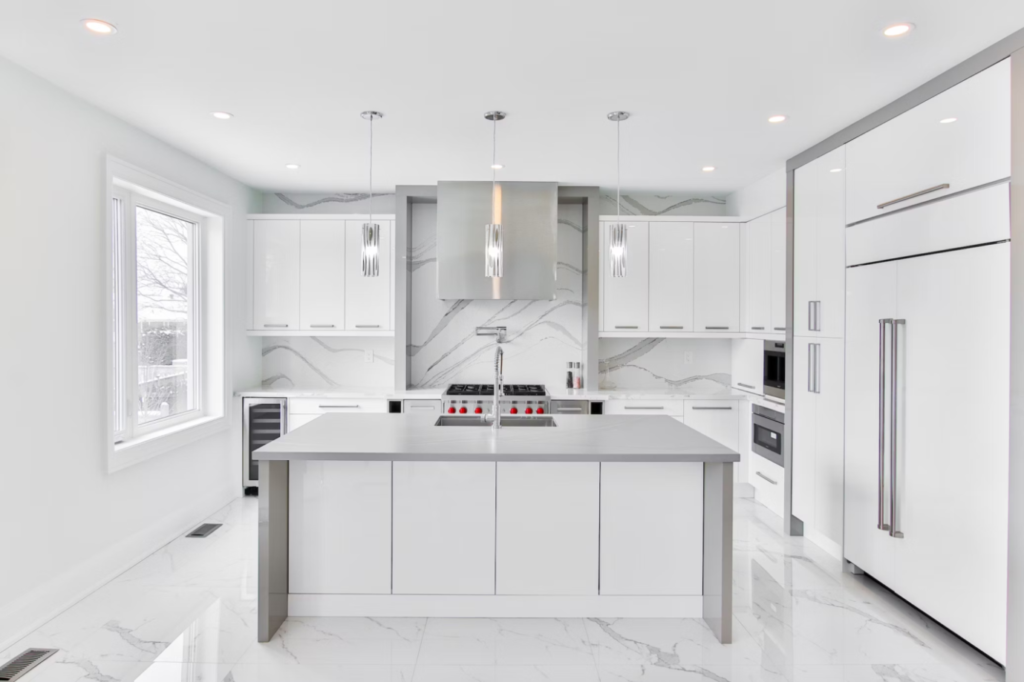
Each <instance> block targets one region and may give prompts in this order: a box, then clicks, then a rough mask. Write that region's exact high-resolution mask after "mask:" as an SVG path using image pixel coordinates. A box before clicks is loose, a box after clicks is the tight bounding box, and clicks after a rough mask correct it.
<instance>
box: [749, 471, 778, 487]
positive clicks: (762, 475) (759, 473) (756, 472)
mask: <svg viewBox="0 0 1024 682" xmlns="http://www.w3.org/2000/svg"><path fill="white" fill-rule="evenodd" d="M754 473H755V474H757V475H758V476H760V477H761V478H763V479H764V480H766V481H768V482H769V483H771V484H772V485H778V484H779V482H778V481H773V480H772V479H770V478H768V477H767V476H765V475H764V474H762V473H761V472H760V471H755V472H754Z"/></svg>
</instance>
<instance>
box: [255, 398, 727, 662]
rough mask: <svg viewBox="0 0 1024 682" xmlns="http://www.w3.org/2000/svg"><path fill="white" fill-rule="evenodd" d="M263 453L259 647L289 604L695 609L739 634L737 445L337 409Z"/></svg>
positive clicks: (422, 609) (630, 423) (664, 427)
mask: <svg viewBox="0 0 1024 682" xmlns="http://www.w3.org/2000/svg"><path fill="white" fill-rule="evenodd" d="M439 422H440V423H439ZM253 457H254V459H256V460H258V461H259V475H260V501H259V506H260V515H259V595H258V597H259V606H258V619H259V624H258V637H259V641H261V642H266V641H269V640H270V638H271V637H273V635H274V633H275V632H276V631H277V629H278V627H280V625H281V623H283V622H284V620H285V619H286V618H287V617H288V615H289V614H290V615H293V616H370V617H381V616H410V617H411V616H418V617H423V616H439V617H441V616H445V617H459V616H465V617H606V618H611V617H701V618H703V619H704V620H705V621H706V622H707V623H708V625H709V626H710V627H711V629H712V630H713V631H714V633H715V634H716V636H717V637H718V638H719V639H720V640H721V641H722V642H730V641H731V638H732V633H731V629H732V503H733V476H732V463H733V462H736V461H738V460H739V455H738V454H737V453H735V452H733V451H731V450H729V449H728V448H726V447H724V446H723V445H721V444H719V443H717V442H716V441H714V440H711V439H710V438H708V437H706V436H704V435H702V434H700V433H698V432H697V431H695V430H693V429H691V428H689V427H687V426H685V425H684V424H682V423H680V422H679V421H677V420H675V419H672V418H671V417H667V416H585V415H558V416H556V417H543V418H541V417H506V418H504V419H503V424H502V428H501V429H500V430H497V431H495V430H494V429H492V428H491V427H490V426H489V425H484V424H483V423H482V422H480V421H478V420H477V419H476V418H474V417H465V418H458V417H455V418H451V417H443V418H441V419H438V418H437V417H435V416H422V415H410V414H400V415H394V414H361V415H354V414H328V415H324V416H321V417H318V418H317V419H315V420H314V421H312V422H310V423H309V424H307V425H305V426H303V427H301V428H299V429H297V430H295V431H293V432H291V433H289V434H287V435H285V436H283V437H282V438H280V439H278V440H276V441H274V442H272V443H270V444H269V445H266V446H264V447H262V448H260V449H259V450H257V451H256V452H255V453H254V454H253Z"/></svg>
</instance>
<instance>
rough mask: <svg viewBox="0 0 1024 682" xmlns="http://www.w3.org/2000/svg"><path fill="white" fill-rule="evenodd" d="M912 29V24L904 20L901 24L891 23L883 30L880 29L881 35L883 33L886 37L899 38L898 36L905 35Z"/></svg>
mask: <svg viewBox="0 0 1024 682" xmlns="http://www.w3.org/2000/svg"><path fill="white" fill-rule="evenodd" d="M913 30H914V25H913V24H911V23H909V22H905V23H902V24H893V25H892V26H889V27H888V28H886V29H885V30H884V31H882V35H884V36H885V37H886V38H899V37H900V36H905V35H907V34H908V33H910V32H911V31H913Z"/></svg>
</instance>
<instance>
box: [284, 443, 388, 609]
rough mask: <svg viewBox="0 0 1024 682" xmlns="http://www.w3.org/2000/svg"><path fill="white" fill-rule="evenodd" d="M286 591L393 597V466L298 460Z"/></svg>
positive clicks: (293, 470)
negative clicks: (389, 595) (386, 595)
mask: <svg viewBox="0 0 1024 682" xmlns="http://www.w3.org/2000/svg"><path fill="white" fill-rule="evenodd" d="M288 486H289V492H288V500H289V507H290V509H289V516H288V524H289V530H288V545H289V552H288V561H289V563H288V583H289V587H288V591H289V592H292V593H296V594H391V462H313V461H294V462H292V463H291V466H290V469H289V477H288Z"/></svg>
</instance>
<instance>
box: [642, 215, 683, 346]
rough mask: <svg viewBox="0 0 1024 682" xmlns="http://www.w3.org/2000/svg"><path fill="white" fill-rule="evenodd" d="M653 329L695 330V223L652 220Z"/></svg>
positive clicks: (651, 315)
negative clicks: (654, 221)
mask: <svg viewBox="0 0 1024 682" xmlns="http://www.w3.org/2000/svg"><path fill="white" fill-rule="evenodd" d="M649 239H650V285H649V286H650V294H649V296H650V305H649V308H650V313H649V315H650V317H649V329H650V331H652V332H665V331H678V332H681V331H687V332H692V331H693V223H683V222H680V223H676V222H664V223H663V222H657V223H650V227H649Z"/></svg>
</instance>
